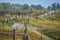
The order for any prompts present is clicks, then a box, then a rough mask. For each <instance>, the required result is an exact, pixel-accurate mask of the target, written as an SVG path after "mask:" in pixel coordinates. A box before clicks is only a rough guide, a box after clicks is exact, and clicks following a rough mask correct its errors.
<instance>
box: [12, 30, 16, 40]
mask: <svg viewBox="0 0 60 40" xmlns="http://www.w3.org/2000/svg"><path fill="white" fill-rule="evenodd" d="M12 38H13V40H15V29H13V32H12Z"/></svg>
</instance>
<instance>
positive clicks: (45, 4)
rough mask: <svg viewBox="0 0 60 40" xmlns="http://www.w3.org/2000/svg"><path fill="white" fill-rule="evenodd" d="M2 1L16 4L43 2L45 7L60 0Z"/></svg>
mask: <svg viewBox="0 0 60 40" xmlns="http://www.w3.org/2000/svg"><path fill="white" fill-rule="evenodd" d="M0 2H5V3H8V2H9V3H15V4H29V5H30V4H41V5H42V6H44V7H47V6H49V5H51V4H52V3H60V0H0Z"/></svg>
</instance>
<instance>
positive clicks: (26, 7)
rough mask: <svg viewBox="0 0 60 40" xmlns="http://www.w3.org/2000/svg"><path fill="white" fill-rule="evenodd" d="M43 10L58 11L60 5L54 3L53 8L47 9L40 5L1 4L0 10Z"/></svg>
mask: <svg viewBox="0 0 60 40" xmlns="http://www.w3.org/2000/svg"><path fill="white" fill-rule="evenodd" d="M42 9H48V10H57V9H60V4H59V3H53V4H51V6H48V7H47V8H45V7H43V6H42V5H40V4H37V5H34V4H31V5H28V4H23V5H22V4H10V3H0V10H42Z"/></svg>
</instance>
